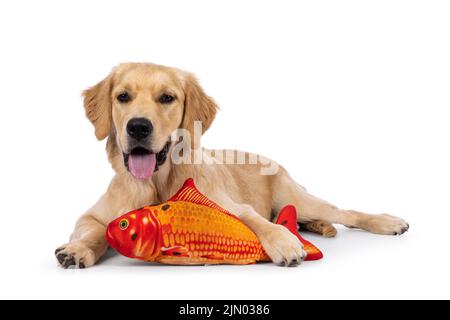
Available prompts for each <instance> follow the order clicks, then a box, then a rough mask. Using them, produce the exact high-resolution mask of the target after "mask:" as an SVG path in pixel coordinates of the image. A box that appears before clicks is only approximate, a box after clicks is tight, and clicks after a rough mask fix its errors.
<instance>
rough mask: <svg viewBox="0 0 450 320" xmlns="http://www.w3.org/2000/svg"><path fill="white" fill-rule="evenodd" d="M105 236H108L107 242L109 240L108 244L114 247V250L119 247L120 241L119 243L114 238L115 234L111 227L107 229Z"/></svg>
mask: <svg viewBox="0 0 450 320" xmlns="http://www.w3.org/2000/svg"><path fill="white" fill-rule="evenodd" d="M105 238H106V242H108V244H109V246H110V247H111V248H113V249H114V250H118V249H119V246H118V243H117V241H116V239H114V237H113V235H112V234H111V230H110V229H109V228H107V229H106V235H105Z"/></svg>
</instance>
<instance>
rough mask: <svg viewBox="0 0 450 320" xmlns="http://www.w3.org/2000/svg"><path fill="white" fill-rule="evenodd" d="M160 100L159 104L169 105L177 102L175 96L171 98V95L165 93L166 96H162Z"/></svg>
mask: <svg viewBox="0 0 450 320" xmlns="http://www.w3.org/2000/svg"><path fill="white" fill-rule="evenodd" d="M158 100H159V102H160V103H162V104H169V103H172V102H173V101H174V100H175V97H174V96H171V95H170V94H166V93H164V94H162V95H161V96H160V97H159V99H158Z"/></svg>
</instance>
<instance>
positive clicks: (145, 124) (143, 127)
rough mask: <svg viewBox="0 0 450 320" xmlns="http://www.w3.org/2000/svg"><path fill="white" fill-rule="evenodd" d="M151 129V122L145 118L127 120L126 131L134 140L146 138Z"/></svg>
mask: <svg viewBox="0 0 450 320" xmlns="http://www.w3.org/2000/svg"><path fill="white" fill-rule="evenodd" d="M152 131H153V125H152V123H151V122H150V121H148V120H147V119H145V118H133V119H131V120H130V121H128V124H127V133H128V134H129V135H130V137H132V138H134V139H136V140H142V139H145V138H147V137H148V136H149V135H150V134H151V133H152Z"/></svg>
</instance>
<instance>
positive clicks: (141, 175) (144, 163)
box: [123, 140, 170, 180]
mask: <svg viewBox="0 0 450 320" xmlns="http://www.w3.org/2000/svg"><path fill="white" fill-rule="evenodd" d="M169 147H170V140H169V141H167V143H166V144H165V145H164V147H163V148H162V149H161V151H159V152H157V153H154V152H152V151H151V150H149V149H146V148H144V147H136V148H134V149H132V150H131V152H130V153H123V161H124V164H125V167H126V168H127V169H128V171H130V173H131V174H132V175H133V177H135V178H137V179H140V180H147V179H149V178H150V177H151V176H152V175H153V173H155V172H156V171H158V168H159V167H160V166H161V165H163V164H164V162H166V159H167V154H168V152H169Z"/></svg>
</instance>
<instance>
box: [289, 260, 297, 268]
mask: <svg viewBox="0 0 450 320" xmlns="http://www.w3.org/2000/svg"><path fill="white" fill-rule="evenodd" d="M299 264H300V263H299V262H298V260H296V259H294V260H292V261H291V262H290V263H289V265H288V267H297V266H298V265H299Z"/></svg>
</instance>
